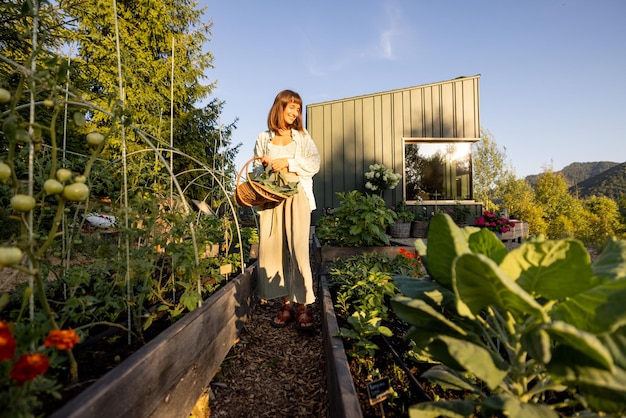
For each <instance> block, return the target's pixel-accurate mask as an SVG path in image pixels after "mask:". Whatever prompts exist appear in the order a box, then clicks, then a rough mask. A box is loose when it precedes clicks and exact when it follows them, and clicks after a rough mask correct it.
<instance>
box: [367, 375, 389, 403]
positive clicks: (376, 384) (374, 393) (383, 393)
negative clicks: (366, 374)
mask: <svg viewBox="0 0 626 418" xmlns="http://www.w3.org/2000/svg"><path fill="white" fill-rule="evenodd" d="M367 396H368V397H369V400H370V405H376V404H377V403H379V402H382V401H384V400H385V399H387V398H389V396H391V385H390V384H389V378H388V377H384V378H382V379H378V380H375V381H373V382H370V383H368V384H367Z"/></svg>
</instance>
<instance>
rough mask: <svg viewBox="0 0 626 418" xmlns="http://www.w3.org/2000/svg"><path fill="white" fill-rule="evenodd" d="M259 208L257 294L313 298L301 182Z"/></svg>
mask: <svg viewBox="0 0 626 418" xmlns="http://www.w3.org/2000/svg"><path fill="white" fill-rule="evenodd" d="M290 181H293V180H290ZM259 212H260V218H259V272H258V279H259V280H258V294H259V297H260V298H261V299H264V300H270V299H276V298H287V299H289V300H290V301H291V302H294V303H304V304H309V303H313V302H315V294H314V292H313V275H312V273H311V260H310V259H309V231H310V225H311V209H310V205H309V200H308V199H307V197H306V193H305V192H304V190H303V188H302V185H301V184H298V193H296V194H294V195H293V196H291V197H288V198H287V199H285V200H283V201H282V202H281V203H279V204H266V205H265V206H264V207H263V209H262V210H260V211H259Z"/></svg>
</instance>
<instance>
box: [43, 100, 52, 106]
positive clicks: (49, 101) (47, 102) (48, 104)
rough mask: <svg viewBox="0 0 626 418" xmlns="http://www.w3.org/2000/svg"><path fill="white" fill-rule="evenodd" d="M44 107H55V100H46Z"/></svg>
mask: <svg viewBox="0 0 626 418" xmlns="http://www.w3.org/2000/svg"><path fill="white" fill-rule="evenodd" d="M43 105H44V106H45V107H52V106H54V100H52V99H46V100H44V101H43Z"/></svg>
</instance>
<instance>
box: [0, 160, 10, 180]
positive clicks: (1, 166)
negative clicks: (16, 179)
mask: <svg viewBox="0 0 626 418" xmlns="http://www.w3.org/2000/svg"><path fill="white" fill-rule="evenodd" d="M9 177H11V167H9V165H8V164H5V163H3V162H0V181H5V180H6V179H8V178H9Z"/></svg>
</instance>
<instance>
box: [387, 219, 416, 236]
mask: <svg viewBox="0 0 626 418" xmlns="http://www.w3.org/2000/svg"><path fill="white" fill-rule="evenodd" d="M389 235H391V236H392V237H394V238H408V237H410V236H411V222H396V223H395V224H393V225H391V226H390V227H389Z"/></svg>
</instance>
